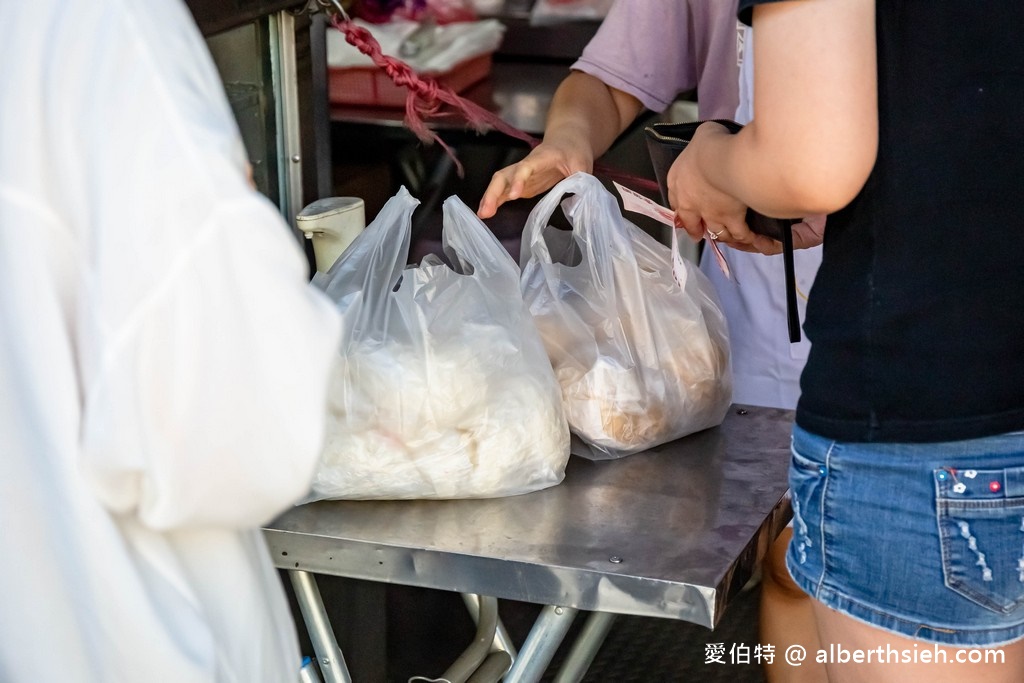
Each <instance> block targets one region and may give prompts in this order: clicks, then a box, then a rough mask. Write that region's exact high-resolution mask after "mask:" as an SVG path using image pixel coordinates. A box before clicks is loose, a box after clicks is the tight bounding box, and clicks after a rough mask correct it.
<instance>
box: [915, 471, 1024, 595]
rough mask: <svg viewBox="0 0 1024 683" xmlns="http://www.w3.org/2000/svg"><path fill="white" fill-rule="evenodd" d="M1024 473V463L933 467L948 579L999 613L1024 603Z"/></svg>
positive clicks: (951, 585) (955, 588) (961, 591)
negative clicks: (1021, 484)
mask: <svg viewBox="0 0 1024 683" xmlns="http://www.w3.org/2000/svg"><path fill="white" fill-rule="evenodd" d="M1022 474H1024V468H1010V469H1006V470H963V471H958V470H954V469H942V470H935V472H934V476H935V483H936V514H937V516H938V527H939V538H940V544H941V549H942V569H943V574H944V578H945V584H946V586H947V587H948V588H950V589H951V590H953V591H955V592H956V593H958V594H960V595H962V596H963V597H965V598H967V599H969V600H971V601H972V602H974V603H976V604H978V605H981V606H982V607H985V608H987V609H990V610H992V611H993V612H997V613H1000V614H1007V613H1009V612H1012V611H1014V610H1015V609H1016V608H1017V607H1019V606H1020V605H1021V604H1024V495H1020V493H1021V492H1020V491H1017V490H1014V489H1017V488H1018V487H1017V486H1015V485H1014V482H1017V481H1020V478H1021V475H1022ZM1007 489H1010V490H1009V491H1008V490H1007ZM1008 494H1017V495H1008Z"/></svg>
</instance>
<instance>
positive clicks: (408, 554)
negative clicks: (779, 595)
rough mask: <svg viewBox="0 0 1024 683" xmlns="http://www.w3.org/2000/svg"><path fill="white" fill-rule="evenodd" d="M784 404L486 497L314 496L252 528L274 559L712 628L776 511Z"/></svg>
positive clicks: (782, 470) (776, 524)
mask: <svg viewBox="0 0 1024 683" xmlns="http://www.w3.org/2000/svg"><path fill="white" fill-rule="evenodd" d="M791 421H792V413H791V412H788V411H782V410H772V409H764V408H753V407H750V408H745V407H741V406H734V407H733V408H732V409H731V410H730V412H729V414H728V416H727V417H726V419H725V422H724V423H723V424H722V426H721V427H718V428H715V429H711V430H707V431H705V432H702V433H700V434H696V435H693V436H690V437H687V438H685V439H681V440H679V441H677V442H674V443H671V444H668V445H665V446H662V447H659V448H655V449H653V450H652V451H649V452H646V453H640V454H636V455H632V456H629V457H626V458H623V459H620V460H614V461H604V462H590V461H587V460H583V459H580V458H577V457H575V456H574V457H573V458H572V459H571V461H570V463H569V467H568V469H567V472H566V477H565V481H564V482H563V483H562V484H560V485H558V486H556V487H553V488H550V489H547V490H544V491H540V492H537V493H532V494H527V495H523V496H515V497H510V498H498V499H490V500H453V501H325V502H318V503H313V504H310V505H304V506H300V507H297V508H294V509H292V510H291V511H289V512H287V513H286V514H284V515H283V516H281V517H280V518H279V519H277V520H275V521H274V522H273V523H272V524H270V525H269V526H268V527H267V529H266V537H267V540H268V543H269V545H270V548H271V551H272V553H273V556H274V560H275V562H276V564H277V565H278V566H279V567H281V568H285V569H299V570H304V571H308V572H313V573H323V574H333V575H338V576H347V577H355V578H360V579H368V580H373V581H383V582H388V583H399V584H406V585H413V586H423V587H429V588H438V589H444V590H451V591H459V592H463V593H476V594H480V595H488V596H496V597H498V598H508V599H514V600H520V601H527V602H533V603H540V604H545V605H559V606H566V607H572V608H576V609H581V610H592V611H603V612H614V613H619V614H634V615H641V616H656V617H667V618H672V619H684V620H686V621H691V622H695V623H698V624H703V625H704V626H708V627H713V626H714V625H715V624H716V623H717V622H718V620H719V618H720V617H721V615H722V611H723V610H724V609H725V607H726V605H727V603H728V600H729V598H730V597H731V596H732V595H733V594H734V593H735V592H736V591H737V590H738V589H739V588H740V587H742V585H743V583H745V582H746V580H747V579H748V578H749V576H750V575H751V572H752V571H753V570H754V568H755V566H756V565H757V563H758V562H759V561H760V559H761V558H762V557H763V556H764V553H765V551H766V549H767V547H768V545H769V543H770V542H771V540H772V539H774V538H775V536H776V535H777V534H778V533H779V531H781V529H782V527H783V526H784V525H785V524H786V522H787V521H788V519H789V516H790V511H789V505H788V497H787V484H786V469H787V466H788V461H789V430H790V423H791Z"/></svg>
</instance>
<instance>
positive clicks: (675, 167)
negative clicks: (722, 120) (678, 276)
mask: <svg viewBox="0 0 1024 683" xmlns="http://www.w3.org/2000/svg"><path fill="white" fill-rule="evenodd" d="M731 137H732V135H731V133H729V131H728V129H726V127H725V126H723V125H721V124H718V123H714V122H713V121H709V122H707V123H704V124H702V125H701V126H699V127H698V128H697V130H696V132H695V133H694V135H693V140H692V141H691V142H690V144H688V145H687V146H686V149H684V150H683V152H682V153H681V154H680V155H679V157H678V158H677V159H676V160H675V162H674V163H673V164H672V167H671V168H670V169H669V171H668V178H667V185H668V201H669V206H670V207H671V208H672V209H674V210H675V212H676V222H677V223H678V225H679V226H680V227H682V228H684V229H685V230H686V232H687V234H689V235H690V238H691V239H693V240H694V241H700V240H701V239H703V238H704V237H705V236H706V237H708V238H710V239H715V240H718V241H719V242H722V243H724V244H728V245H729V246H735V247H737V248H744V247H747V249H745V250H747V251H751V250H753V251H757V250H758V249H756V248H754V249H751V247H754V246H755V245H756V244H757V243H758V242H759V241H760V240H758V238H759V237H762V236H761V235H755V234H754V233H753V232H751V230H750V228H749V227H748V226H747V222H746V213H747V207H746V205H745V204H743V202H741V201H739V200H738V199H736V198H735V197H733V196H731V195H729V194H727V193H725V192H722V191H721V190H719V189H717V188H716V187H714V186H713V185H712V184H711V183H710V182H709V181H708V179H707V177H706V176H705V175H704V173H703V171H702V170H701V167H700V159H701V157H702V155H704V154H707V153H709V152H710V153H713V148H714V147H715V146H716V145H717V144H720V143H721V142H728V141H729V139H730V138H731ZM764 239H767V238H764ZM770 241H771V240H769V242H770Z"/></svg>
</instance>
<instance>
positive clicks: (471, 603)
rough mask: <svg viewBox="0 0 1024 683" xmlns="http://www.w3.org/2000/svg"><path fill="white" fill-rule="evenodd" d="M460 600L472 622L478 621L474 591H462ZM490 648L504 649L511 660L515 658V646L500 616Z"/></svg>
mask: <svg viewBox="0 0 1024 683" xmlns="http://www.w3.org/2000/svg"><path fill="white" fill-rule="evenodd" d="M462 600H463V602H465V603H466V609H467V610H469V616H471V617H473V622H474V623H480V598H479V597H478V596H477V595H476V594H475V593H463V594H462ZM491 649H492V650H504V651H505V652H507V653H508V654H509V656H510V657H512V659H513V660H514V659H515V658H516V646H515V644H514V643H513V642H512V638H511V637H510V636H509V634H508V630H507V629H506V628H505V624H503V623H501V619H500V618H499V619H498V627H497V630H496V631H495V633H494V642H493V643H492V645H491Z"/></svg>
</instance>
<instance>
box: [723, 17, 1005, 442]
mask: <svg viewBox="0 0 1024 683" xmlns="http://www.w3.org/2000/svg"><path fill="white" fill-rule="evenodd" d="M823 1H827V0H823ZM753 4H757V2H756V0H754V1H744V2H741V10H742V9H745V8H748V7H750V6H751V5H753ZM876 12H877V36H878V38H877V40H878V71H879V73H878V81H879V83H878V89H879V91H878V95H879V111H880V116H879V136H880V137H879V151H878V158H877V161H876V163H875V167H874V169H873V171H872V173H871V175H870V177H869V179H868V181H867V183H866V185H865V187H864V188H863V190H862V191H861V192H860V194H859V195H858V196H857V198H856V199H855V200H854V201H853V202H852V203H851V204H850V205H849V206H847V207H846V208H845V209H843V210H842V211H839V212H838V213H836V214H834V215H832V216H829V218H828V223H827V226H826V230H825V246H824V256H823V260H822V264H821V268H820V270H819V271H818V275H817V278H816V280H815V283H814V287H813V290H812V292H811V294H810V299H809V304H808V312H807V321H806V323H805V331H806V333H807V336H808V338H809V339H810V341H811V355H810V358H809V360H808V362H807V365H806V367H805V369H804V373H803V375H802V378H801V391H802V395H801V398H800V402H799V405H798V408H797V423H798V424H799V425H800V426H801V427H802V428H804V429H806V430H808V431H811V432H814V433H816V434H819V435H821V436H825V437H828V438H833V439H837V440H845V441H888V442H933V441H951V440H959V439H967V438H976V437H981V436H987V435H992V434H1000V433H1004V432H1009V431H1015V430H1020V429H1024V213H1022V212H1024V126H1022V125H1021V122H1020V121H1019V120H1018V119H1019V118H1020V116H1021V112H1022V109H1024V40H1022V39H1021V34H1020V31H1021V26H1024V3H1022V2H1020V0H983V1H980V2H969V3H968V2H935V1H934V0H878V2H877V3H876ZM755 68H756V65H755Z"/></svg>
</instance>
